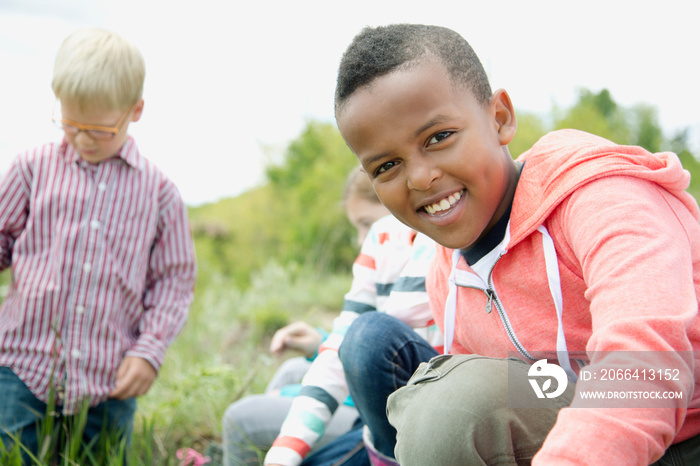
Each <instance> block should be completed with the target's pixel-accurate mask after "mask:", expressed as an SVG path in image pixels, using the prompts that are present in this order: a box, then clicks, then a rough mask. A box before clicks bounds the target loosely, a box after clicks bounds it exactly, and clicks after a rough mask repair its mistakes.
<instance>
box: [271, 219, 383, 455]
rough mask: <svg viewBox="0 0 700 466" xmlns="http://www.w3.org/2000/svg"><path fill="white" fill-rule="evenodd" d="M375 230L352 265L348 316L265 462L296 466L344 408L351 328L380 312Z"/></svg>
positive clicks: (324, 348)
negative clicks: (344, 356)
mask: <svg viewBox="0 0 700 466" xmlns="http://www.w3.org/2000/svg"><path fill="white" fill-rule="evenodd" d="M375 233H376V232H375V230H374V229H371V230H370V233H369V234H368V237H367V239H366V240H365V242H364V244H363V246H362V250H361V252H360V255H359V256H358V257H357V259H356V260H355V263H354V264H353V282H352V286H351V288H350V291H349V292H348V293H347V294H346V295H345V301H344V304H343V311H342V312H341V313H340V315H339V316H338V317H337V318H336V319H335V320H334V322H333V330H332V332H331V334H330V335H329V336H328V338H327V339H326V340H325V341H324V342H323V344H322V345H321V347H320V348H319V353H318V356H317V357H316V359H315V360H314V361H313V363H312V364H311V367H310V368H309V371H308V372H307V373H306V375H305V376H304V379H303V381H302V385H303V387H302V390H301V393H300V394H299V396H297V397H296V398H295V399H294V402H293V403H292V407H291V409H290V411H289V414H288V415H287V418H286V419H285V421H284V423H283V424H282V427H281V429H280V433H279V435H278V436H277V438H276V439H275V441H274V443H273V444H272V448H270V451H269V452H268V453H267V455H266V456H265V464H282V465H285V466H296V465H299V464H301V462H302V460H303V459H304V457H305V456H306V455H307V454H308V453H309V451H311V449H312V448H313V446H314V445H315V443H316V442H317V441H318V439H320V438H321V437H322V436H323V434H324V433H325V431H326V427H327V426H328V423H329V422H330V420H331V417H332V416H333V414H334V413H335V411H336V409H337V408H338V406H339V405H341V404H343V402H344V400H345V399H346V398H347V396H348V393H349V391H348V388H347V383H346V381H345V373H344V371H343V365H342V363H341V362H340V358H339V357H338V349H339V348H340V344H341V343H342V341H343V337H344V336H345V332H346V331H347V329H348V328H349V327H350V324H352V322H353V321H354V320H355V319H356V318H357V317H358V316H359V315H360V314H362V313H364V312H371V311H375V310H376V309H377V287H376V281H375V280H376V276H377V270H376V254H377V245H378V244H379V243H378V242H377V240H376V235H375Z"/></svg>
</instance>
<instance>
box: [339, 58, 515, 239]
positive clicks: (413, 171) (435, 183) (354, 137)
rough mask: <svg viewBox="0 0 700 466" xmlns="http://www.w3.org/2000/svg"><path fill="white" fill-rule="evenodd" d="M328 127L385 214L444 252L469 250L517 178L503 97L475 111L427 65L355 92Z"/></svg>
mask: <svg viewBox="0 0 700 466" xmlns="http://www.w3.org/2000/svg"><path fill="white" fill-rule="evenodd" d="M337 122H338V127H339V129H340V132H341V133H342V134H343V137H344V138H345V141H346V142H347V144H348V145H349V146H350V148H351V149H352V151H353V152H354V153H355V155H356V156H357V158H358V159H359V161H360V163H361V164H362V166H363V168H364V169H365V171H366V172H367V173H368V174H369V177H370V179H371V180H372V184H373V186H374V189H375V191H376V192H377V195H378V196H379V198H380V199H381V200H382V202H383V203H384V205H385V206H386V207H387V208H388V209H389V210H390V211H391V213H392V214H393V215H394V216H395V217H396V218H398V219H399V220H401V221H402V222H403V223H405V224H406V225H408V226H410V227H412V228H414V229H415V230H418V231H420V232H423V233H425V234H426V235H428V236H429V237H431V238H433V239H434V240H435V241H437V242H438V243H440V244H442V245H443V246H446V247H448V248H453V249H462V248H466V247H469V246H471V245H472V244H474V242H476V241H477V240H478V239H479V238H481V236H482V235H483V234H484V233H485V232H486V231H488V229H490V228H491V227H492V226H493V225H494V224H495V223H496V222H497V221H498V219H499V218H500V217H501V215H502V214H503V213H504V212H505V210H506V209H507V208H508V205H509V204H510V202H511V200H512V198H513V194H514V192H515V185H516V184H517V176H518V171H517V169H516V167H515V164H514V162H513V160H512V158H511V157H510V155H509V153H508V150H507V148H506V147H505V146H506V145H507V144H508V143H509V142H510V141H511V139H512V138H513V136H514V135H515V128H516V124H515V113H514V111H513V107H512V104H511V102H510V98H509V97H508V94H507V93H506V92H505V91H503V90H499V91H496V93H495V94H494V95H493V97H492V98H491V100H490V102H489V103H487V104H482V103H479V102H478V101H477V100H476V98H475V97H474V95H473V94H472V92H471V91H469V90H468V89H466V88H465V87H464V86H457V85H454V84H453V82H452V81H451V80H450V77H449V76H448V73H447V71H446V69H445V67H444V66H443V65H442V64H440V63H439V62H437V61H435V60H432V59H423V60H421V61H420V62H418V63H417V64H414V65H412V66H410V67H408V68H407V69H405V70H401V71H394V72H392V73H390V74H388V75H385V76H382V77H379V78H377V79H375V80H374V81H372V82H371V83H370V84H368V85H366V86H363V87H360V88H359V89H357V90H356V91H355V92H354V93H353V94H352V95H351V96H350V97H349V99H348V100H347V101H346V102H345V104H344V105H343V106H342V107H341V108H340V109H339V111H338V113H337Z"/></svg>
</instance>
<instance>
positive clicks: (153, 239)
mask: <svg viewBox="0 0 700 466" xmlns="http://www.w3.org/2000/svg"><path fill="white" fill-rule="evenodd" d="M144 76H145V65H144V62H143V57H142V56H141V53H140V52H139V51H138V49H137V48H136V47H134V46H133V45H132V44H131V43H129V42H127V41H126V40H124V39H123V38H122V37H120V36H119V35H117V34H115V33H112V32H110V31H104V30H100V29H82V30H79V31H77V32H75V33H74V34H72V35H70V36H69V37H68V38H66V40H65V41H64V42H63V44H62V45H61V48H60V49H59V52H58V54H57V57H56V62H55V66H54V76H53V82H52V87H53V90H54V93H55V95H56V98H57V99H58V101H59V103H60V107H59V106H57V109H58V108H60V112H59V111H56V112H54V113H55V114H54V122H55V123H56V124H57V125H58V126H59V127H60V128H61V129H62V130H63V133H64V138H63V140H62V141H61V142H59V143H50V144H46V145H43V146H40V147H37V148H35V149H32V150H29V151H26V152H24V153H22V154H20V155H19V156H18V157H16V159H15V160H14V161H13V163H12V165H11V166H10V167H9V169H8V170H7V171H6V172H5V173H4V174H3V175H4V176H3V177H2V179H1V180H0V264H1V266H2V268H7V267H11V268H12V284H11V285H10V288H9V292H8V295H7V297H6V299H5V300H4V302H3V303H2V307H1V308H0V393H2V394H3V395H2V396H3V402H2V403H0V440H2V442H3V443H4V445H5V448H7V449H10V445H11V444H12V443H13V440H14V439H13V438H11V435H19V438H20V439H21V441H22V444H23V445H24V446H25V447H26V448H27V449H28V450H29V451H32V452H34V454H37V452H38V451H39V450H40V449H41V444H42V442H43V441H44V440H45V439H41V438H37V433H36V432H37V430H36V425H37V424H38V423H39V422H40V421H41V419H42V418H43V416H44V415H45V414H46V413H47V406H50V405H49V402H50V398H51V396H52V395H53V396H55V399H54V400H53V401H55V403H56V409H55V413H49V415H54V414H55V415H56V416H57V417H59V418H62V417H63V416H67V415H72V414H75V413H76V412H78V411H79V410H80V409H81V408H82V407H83V406H88V407H89V409H88V412H87V425H86V427H85V432H84V440H85V442H86V444H87V443H89V442H90V441H91V439H93V438H95V437H96V436H98V435H99V433H100V432H101V431H102V429H103V427H104V428H105V429H106V431H107V432H110V433H111V432H114V433H117V434H119V435H120V436H121V437H122V438H123V439H125V440H126V441H127V442H128V440H129V438H130V435H131V429H132V424H133V416H134V411H135V409H136V397H138V396H140V395H143V394H145V393H146V392H147V391H148V390H149V389H150V387H151V385H152V384H153V382H154V380H155V378H156V374H157V372H158V370H159V369H160V366H161V364H162V363H163V359H164V357H165V351H166V349H167V347H168V345H169V344H170V343H171V342H172V341H173V340H174V338H175V337H176V335H177V334H178V332H179V331H180V329H181V328H182V326H183V325H184V323H185V320H186V317H187V309H188V306H189V303H190V302H191V299H192V293H193V287H194V280H195V275H196V262H195V256H194V245H193V242H192V237H191V234H190V230H189V222H188V218H187V209H186V206H185V204H184V202H183V201H182V199H181V198H180V195H179V193H178V191H177V188H176V187H175V185H174V184H173V183H172V182H171V181H170V180H169V179H168V178H167V177H166V176H165V175H164V174H163V173H162V172H161V171H160V170H158V169H157V168H156V167H155V166H154V165H153V164H152V163H151V162H149V161H148V160H147V159H145V158H144V157H143V156H142V155H141V154H140V152H139V150H138V149H137V147H136V144H135V142H134V140H133V138H131V137H130V136H129V134H128V128H129V124H130V123H132V122H136V121H138V120H139V119H140V117H141V114H142V112H143V106H144V100H143V98H142V95H141V94H142V90H143V82H144ZM25 453H26V452H23V454H25ZM44 453H46V450H44ZM49 454H50V452H49ZM25 459H26V458H25ZM44 459H46V458H44Z"/></svg>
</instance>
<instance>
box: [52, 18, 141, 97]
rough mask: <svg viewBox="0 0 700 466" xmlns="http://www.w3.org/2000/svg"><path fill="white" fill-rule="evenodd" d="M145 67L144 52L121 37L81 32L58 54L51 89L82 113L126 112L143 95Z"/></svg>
mask: <svg viewBox="0 0 700 466" xmlns="http://www.w3.org/2000/svg"><path fill="white" fill-rule="evenodd" d="M145 76H146V65H145V62H144V60H143V56H142V55H141V52H140V51H139V50H138V49H137V48H136V47H135V46H134V45H132V44H131V43H130V42H128V41H126V40H125V39H124V38H122V37H121V36H119V35H118V34H116V33H114V32H111V31H106V30H103V29H96V28H86V29H79V30H78V31H76V32H74V33H73V34H71V35H70V36H68V37H67V38H66V39H65V40H64V41H63V44H61V48H60V49H59V50H58V54H57V55H56V62H55V64H54V70H53V81H52V83H51V87H52V88H53V92H54V94H55V95H56V98H58V99H59V100H65V101H71V102H74V103H75V104H77V105H78V107H79V108H80V109H81V110H85V109H87V108H95V107H98V108H101V109H104V110H126V109H127V108H128V107H129V106H131V105H132V104H134V103H136V102H137V101H138V100H139V99H140V98H141V95H142V93H143V82H144V78H145Z"/></svg>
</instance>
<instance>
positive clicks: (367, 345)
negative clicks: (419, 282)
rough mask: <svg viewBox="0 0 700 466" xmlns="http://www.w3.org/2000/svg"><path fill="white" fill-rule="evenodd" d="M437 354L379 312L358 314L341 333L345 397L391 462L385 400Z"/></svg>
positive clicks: (390, 428) (402, 325) (391, 432)
mask: <svg viewBox="0 0 700 466" xmlns="http://www.w3.org/2000/svg"><path fill="white" fill-rule="evenodd" d="M437 355H438V353H437V351H435V349H434V348H433V347H432V346H430V344H429V343H428V342H427V341H425V340H424V339H423V338H421V337H420V336H418V334H416V332H415V331H414V330H413V329H412V328H411V327H409V326H408V325H406V324H405V323H403V322H401V321H400V320H398V319H397V318H395V317H392V316H389V315H386V314H383V313H380V312H368V313H366V314H362V315H361V316H360V317H358V318H357V319H356V320H355V321H354V322H353V323H352V325H351V326H350V328H349V329H348V331H347V333H346V334H345V338H344V339H343V343H342V345H341V346H340V350H339V356H340V360H341V361H342V363H343V369H344V370H345V378H346V380H347V384H348V388H349V389H350V396H351V397H352V399H353V401H354V402H355V407H356V408H357V410H358V411H359V413H360V418H361V419H362V421H363V422H364V423H365V424H367V427H368V428H369V430H370V432H371V433H372V437H373V440H374V447H375V448H376V449H377V450H378V451H380V452H381V453H383V454H384V455H386V456H388V457H390V458H393V457H394V446H395V445H396V429H394V427H393V426H392V425H391V424H389V421H388V419H387V417H386V401H387V398H388V397H389V395H390V394H392V393H393V392H394V391H396V390H397V389H399V388H401V387H403V386H404V385H406V383H407V382H408V380H409V379H410V378H411V376H412V375H413V372H414V371H415V370H416V369H417V368H418V366H419V365H420V363H421V362H425V361H428V360H430V358H432V357H433V356H437Z"/></svg>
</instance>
